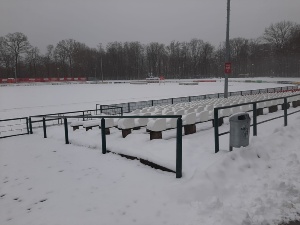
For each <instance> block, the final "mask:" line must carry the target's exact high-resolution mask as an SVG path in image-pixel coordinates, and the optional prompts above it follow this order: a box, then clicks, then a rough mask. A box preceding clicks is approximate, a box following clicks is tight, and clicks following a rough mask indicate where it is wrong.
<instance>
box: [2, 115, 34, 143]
mask: <svg viewBox="0 0 300 225" xmlns="http://www.w3.org/2000/svg"><path fill="white" fill-rule="evenodd" d="M24 134H29V123H28V118H27V117H21V118H14V119H6V120H0V138H6V137H13V136H19V135H24Z"/></svg>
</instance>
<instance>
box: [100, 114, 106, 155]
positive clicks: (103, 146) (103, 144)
mask: <svg viewBox="0 0 300 225" xmlns="http://www.w3.org/2000/svg"><path fill="white" fill-rule="evenodd" d="M101 136H102V154H106V135H105V119H104V118H102V119H101Z"/></svg>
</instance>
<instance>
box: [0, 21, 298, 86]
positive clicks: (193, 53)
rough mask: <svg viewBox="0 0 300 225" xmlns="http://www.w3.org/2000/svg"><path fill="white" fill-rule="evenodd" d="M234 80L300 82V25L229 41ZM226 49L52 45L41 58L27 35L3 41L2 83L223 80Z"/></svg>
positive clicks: (199, 43)
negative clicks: (14, 80)
mask: <svg viewBox="0 0 300 225" xmlns="http://www.w3.org/2000/svg"><path fill="white" fill-rule="evenodd" d="M230 49H231V51H230V52H231V60H230V61H231V62H232V67H233V73H232V76H235V77H236V76H241V75H244V76H281V77H282V76H290V77H300V25H299V24H296V23H293V22H290V21H282V22H279V23H275V24H271V25H270V26H269V27H267V28H266V29H265V31H264V33H263V35H262V36H261V37H259V38H257V39H250V40H249V39H245V38H233V39H231V40H230ZM224 58H225V45H224V43H221V44H220V45H219V46H218V47H217V48H216V47H214V46H212V45H211V44H210V43H209V42H204V41H203V40H200V39H192V40H191V41H189V42H178V41H172V42H171V43H170V44H169V45H165V44H161V43H157V42H152V43H150V44H146V45H145V44H141V43H139V42H125V43H122V42H111V43H108V44H107V45H106V46H105V47H104V46H102V44H99V45H98V46H97V48H90V47H88V46H86V45H85V44H84V43H80V42H77V41H75V40H73V39H67V40H62V41H60V42H59V43H58V44H57V45H56V46H53V45H48V46H47V52H46V53H45V54H41V53H40V51H39V49H38V48H37V47H33V46H31V45H30V43H29V41H28V38H27V37H26V35H24V34H23V33H19V32H17V33H9V34H7V35H6V36H4V37H0V78H10V77H12V78H42V77H88V78H90V79H95V78H96V79H100V80H101V79H105V80H108V79H126V80H130V79H144V78H146V77H148V76H164V77H165V78H179V79H184V78H202V77H221V76H223V71H224Z"/></svg>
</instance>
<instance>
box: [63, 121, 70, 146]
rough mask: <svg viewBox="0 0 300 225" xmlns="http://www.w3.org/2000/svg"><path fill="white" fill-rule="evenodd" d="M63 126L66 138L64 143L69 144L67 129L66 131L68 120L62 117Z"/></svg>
mask: <svg viewBox="0 0 300 225" xmlns="http://www.w3.org/2000/svg"><path fill="white" fill-rule="evenodd" d="M64 126H65V140H66V144H70V142H69V131H68V120H67V118H64Z"/></svg>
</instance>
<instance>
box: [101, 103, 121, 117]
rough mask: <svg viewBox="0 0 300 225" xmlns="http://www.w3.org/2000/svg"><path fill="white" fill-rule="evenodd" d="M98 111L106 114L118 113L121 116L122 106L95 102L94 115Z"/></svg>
mask: <svg viewBox="0 0 300 225" xmlns="http://www.w3.org/2000/svg"><path fill="white" fill-rule="evenodd" d="M98 111H100V113H101V114H102V113H103V114H106V115H119V116H123V108H122V107H119V106H110V105H100V104H96V115H98Z"/></svg>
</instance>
